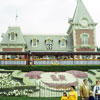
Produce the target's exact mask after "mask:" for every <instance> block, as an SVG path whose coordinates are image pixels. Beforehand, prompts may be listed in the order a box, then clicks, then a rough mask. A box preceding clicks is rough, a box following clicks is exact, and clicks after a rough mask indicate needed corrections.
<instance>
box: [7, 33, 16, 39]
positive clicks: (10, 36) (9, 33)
mask: <svg viewBox="0 0 100 100" xmlns="http://www.w3.org/2000/svg"><path fill="white" fill-rule="evenodd" d="M9 34H10V41H16V36H15V33H14V32H11V33H9ZM12 34H14V40H12V39H11V35H12Z"/></svg>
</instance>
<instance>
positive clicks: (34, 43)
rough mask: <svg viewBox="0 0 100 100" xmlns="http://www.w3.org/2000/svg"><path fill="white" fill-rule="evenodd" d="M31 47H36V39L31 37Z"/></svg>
mask: <svg viewBox="0 0 100 100" xmlns="http://www.w3.org/2000/svg"><path fill="white" fill-rule="evenodd" d="M32 47H37V39H36V38H33V40H32Z"/></svg>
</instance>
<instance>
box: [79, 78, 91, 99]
mask: <svg viewBox="0 0 100 100" xmlns="http://www.w3.org/2000/svg"><path fill="white" fill-rule="evenodd" d="M89 94H90V89H89V87H88V84H87V80H86V79H84V80H83V85H82V86H81V87H80V96H81V100H89Z"/></svg>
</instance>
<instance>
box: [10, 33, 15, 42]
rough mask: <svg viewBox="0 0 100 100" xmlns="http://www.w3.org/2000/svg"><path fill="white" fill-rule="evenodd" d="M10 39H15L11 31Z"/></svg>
mask: <svg viewBox="0 0 100 100" xmlns="http://www.w3.org/2000/svg"><path fill="white" fill-rule="evenodd" d="M10 40H12V41H13V40H15V34H14V33H13V32H12V33H11V34H10Z"/></svg>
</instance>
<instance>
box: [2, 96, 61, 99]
mask: <svg viewBox="0 0 100 100" xmlns="http://www.w3.org/2000/svg"><path fill="white" fill-rule="evenodd" d="M0 100H60V98H33V97H4V96H3V97H0Z"/></svg>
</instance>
